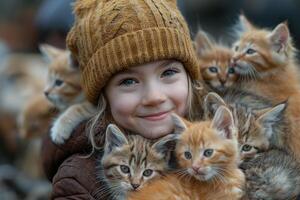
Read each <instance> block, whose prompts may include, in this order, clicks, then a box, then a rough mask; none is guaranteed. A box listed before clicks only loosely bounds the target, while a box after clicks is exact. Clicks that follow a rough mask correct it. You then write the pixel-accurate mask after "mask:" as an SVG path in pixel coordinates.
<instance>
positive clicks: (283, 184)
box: [204, 93, 300, 200]
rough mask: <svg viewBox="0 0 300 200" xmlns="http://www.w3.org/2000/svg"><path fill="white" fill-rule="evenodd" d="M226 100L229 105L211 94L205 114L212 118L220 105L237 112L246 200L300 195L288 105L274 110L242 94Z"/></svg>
mask: <svg viewBox="0 0 300 200" xmlns="http://www.w3.org/2000/svg"><path fill="white" fill-rule="evenodd" d="M232 97H234V98H232ZM224 99H225V101H226V102H225V101H224V100H223V99H222V98H221V97H220V96H218V95H217V94H215V93H209V94H208V95H207V97H206V98H205V101H204V102H205V106H206V108H205V110H206V111H205V112H206V113H207V114H206V116H207V117H209V116H210V112H214V110H215V109H216V108H218V107H219V106H220V105H226V106H227V107H229V108H230V109H231V110H233V115H234V118H235V123H236V124H237V127H238V139H239V147H240V159H241V164H240V167H241V168H242V169H243V171H244V173H245V176H246V197H245V199H251V200H252V199H255V200H256V199H263V200H274V199H279V200H281V199H282V200H286V199H292V198H294V197H295V196H297V195H299V193H300V167H299V166H300V164H299V163H298V162H297V161H296V160H295V158H294V157H293V156H292V154H291V153H290V151H289V150H288V147H287V136H288V135H287V134H289V133H290V124H289V121H288V120H287V118H286V116H285V109H286V106H287V105H286V104H285V103H283V104H279V105H277V106H274V107H272V106H271V105H270V104H268V102H266V101H265V100H263V99H259V97H257V96H256V97H255V95H254V96H251V94H250V93H242V95H241V98H239V96H238V94H237V93H235V95H231V96H230V98H228V96H227V97H226V96H225V98H224ZM253 99H256V100H254V101H253ZM247 101H248V102H249V103H247Z"/></svg>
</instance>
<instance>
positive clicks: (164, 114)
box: [142, 111, 169, 121]
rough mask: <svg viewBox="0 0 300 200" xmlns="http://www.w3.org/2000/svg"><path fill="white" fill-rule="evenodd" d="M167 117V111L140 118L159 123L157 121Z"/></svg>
mask: <svg viewBox="0 0 300 200" xmlns="http://www.w3.org/2000/svg"><path fill="white" fill-rule="evenodd" d="M168 115H169V111H166V112H159V113H154V114H149V115H145V116H142V118H144V119H146V120H149V121H159V120H162V119H165V118H166V117H167V116H168Z"/></svg>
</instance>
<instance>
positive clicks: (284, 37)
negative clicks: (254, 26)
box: [268, 23, 290, 53]
mask: <svg viewBox="0 0 300 200" xmlns="http://www.w3.org/2000/svg"><path fill="white" fill-rule="evenodd" d="M268 37H269V40H270V41H271V44H272V48H273V49H274V51H276V52H278V53H279V52H280V51H281V50H282V49H285V47H286V46H287V45H288V41H289V37H290V32H289V28H288V26H287V24H286V23H281V24H279V25H278V26H276V27H275V28H274V30H273V31H272V32H271V33H270V35H269V36H268Z"/></svg>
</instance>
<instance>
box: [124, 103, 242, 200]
mask: <svg viewBox="0 0 300 200" xmlns="http://www.w3.org/2000/svg"><path fill="white" fill-rule="evenodd" d="M173 121H174V124H175V133H181V134H180V135H179V136H178V137H179V139H178V142H177V144H176V148H175V155H176V158H177V161H178V165H179V168H180V170H179V171H178V172H174V173H169V174H168V175H166V176H164V177H162V178H160V179H156V180H153V182H152V183H151V184H149V185H147V186H145V187H144V188H142V189H141V190H140V191H137V192H134V193H131V194H130V197H129V199H130V200H135V199H136V200H138V199H139V200H140V199H143V200H147V199H149V200H150V199H151V200H152V199H174V200H175V199H181V200H197V199H198V200H200V199H201V200H217V199H225V200H235V199H240V198H241V197H242V196H243V194H244V192H243V187H244V184H245V177H244V174H243V173H242V171H241V170H240V169H239V168H238V165H237V163H238V143H237V138H236V137H237V135H236V134H237V132H236V128H235V126H234V122H233V117H232V114H231V112H230V111H229V110H228V109H227V108H226V107H224V106H220V108H219V109H218V110H217V111H216V114H215V116H214V118H213V120H212V121H201V122H195V123H191V122H186V121H183V120H181V119H180V118H179V117H177V116H173Z"/></svg>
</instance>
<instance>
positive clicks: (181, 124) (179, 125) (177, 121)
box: [171, 113, 188, 134]
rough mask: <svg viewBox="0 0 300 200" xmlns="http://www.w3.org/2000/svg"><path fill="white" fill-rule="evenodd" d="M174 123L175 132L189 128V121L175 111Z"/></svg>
mask: <svg viewBox="0 0 300 200" xmlns="http://www.w3.org/2000/svg"><path fill="white" fill-rule="evenodd" d="M171 118H172V121H173V124H174V134H181V133H182V132H184V131H185V130H186V129H187V123H188V122H185V121H184V120H183V119H182V118H181V117H179V116H178V115H176V114H175V113H173V114H172V115H171Z"/></svg>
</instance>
